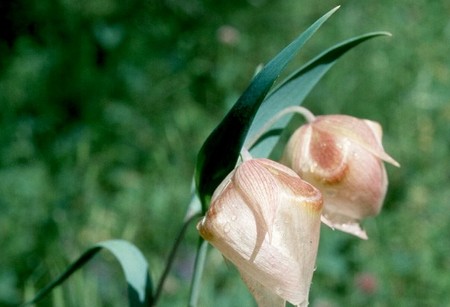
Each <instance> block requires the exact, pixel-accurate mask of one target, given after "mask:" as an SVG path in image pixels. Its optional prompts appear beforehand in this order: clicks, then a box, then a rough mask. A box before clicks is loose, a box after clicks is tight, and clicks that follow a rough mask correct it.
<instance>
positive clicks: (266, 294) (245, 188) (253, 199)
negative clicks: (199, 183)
mask: <svg viewBox="0 0 450 307" xmlns="http://www.w3.org/2000/svg"><path fill="white" fill-rule="evenodd" d="M321 210H322V196H321V194H320V192H319V190H317V189H316V188H314V187H313V186H311V185H310V184H308V183H307V182H305V181H303V180H302V179H301V178H300V177H299V176H298V175H297V174H296V173H295V172H294V171H292V170H291V169H289V168H287V167H285V166H283V165H281V164H279V163H277V162H274V161H271V160H268V159H253V160H248V161H245V162H243V163H242V164H241V165H239V166H238V167H237V168H236V169H235V170H234V171H233V172H231V173H230V174H229V175H228V177H227V178H225V180H224V181H223V182H222V183H221V184H220V185H219V187H218V188H217V189H216V191H215V192H214V194H213V196H212V201H211V206H210V208H209V210H208V212H207V213H206V215H205V217H204V218H203V220H202V221H200V222H199V224H198V225H197V228H198V230H199V232H200V235H201V236H202V237H203V238H204V239H205V240H207V241H209V242H210V243H211V244H212V245H213V246H214V247H216V248H217V249H218V250H219V251H220V252H221V253H222V254H223V255H224V257H225V258H227V259H228V260H230V261H231V262H232V263H233V264H234V265H235V266H236V267H237V268H238V270H239V272H240V274H241V276H242V279H243V280H244V282H245V283H246V284H247V286H248V287H249V289H250V291H251V292H252V294H253V295H254V297H255V299H256V301H257V302H258V305H259V306H260V307H261V306H284V305H285V301H289V302H290V303H292V304H294V305H300V304H305V303H307V301H308V293H309V287H310V284H311V279H312V275H313V271H314V266H315V261H316V256H317V247H318V242H319V231H320V215H321Z"/></svg>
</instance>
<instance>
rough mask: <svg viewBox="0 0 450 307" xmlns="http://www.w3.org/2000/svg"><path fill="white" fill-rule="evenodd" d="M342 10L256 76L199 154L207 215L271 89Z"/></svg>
mask: <svg viewBox="0 0 450 307" xmlns="http://www.w3.org/2000/svg"><path fill="white" fill-rule="evenodd" d="M338 8H339V7H336V8H334V9H333V10H331V11H329V12H328V13H327V14H325V15H324V16H322V17H321V18H319V19H318V20H317V21H316V22H315V23H313V24H312V25H311V26H310V27H309V28H308V29H307V30H306V31H305V32H303V33H302V34H301V35H300V36H299V37H297V38H296V39H295V40H294V41H293V42H292V43H290V44H289V45H288V46H287V47H286V48H284V49H283V50H282V51H281V52H280V53H278V54H277V55H276V56H275V57H274V58H273V59H272V60H271V61H270V62H269V63H268V64H267V65H266V66H265V67H264V68H263V69H262V70H261V71H260V72H259V73H258V74H257V75H256V76H255V77H254V79H253V81H252V82H251V83H250V85H249V86H248V87H247V89H246V90H245V91H244V93H243V94H242V96H241V97H239V99H238V101H237V102H236V103H235V105H234V106H233V107H232V109H231V110H230V111H229V112H228V114H227V115H226V116H225V118H224V119H223V120H222V122H221V123H220V124H219V125H218V126H217V127H216V129H214V131H213V132H212V133H211V134H210V135H209V137H208V138H207V140H206V141H205V143H204V144H203V146H202V148H201V149H200V152H199V154H198V158H197V167H196V175H195V176H196V186H197V191H198V193H199V197H200V200H201V203H202V211H203V212H205V211H206V209H207V207H206V204H207V203H208V201H209V199H210V197H211V195H212V193H213V192H214V190H215V188H216V187H217V186H218V185H219V184H220V182H221V181H222V180H223V179H224V178H225V176H226V175H227V174H228V173H229V172H230V171H231V170H233V168H234V167H235V165H236V161H237V159H238V157H239V153H240V151H241V148H242V145H243V144H244V140H245V137H246V135H247V132H248V130H249V128H250V125H251V123H252V121H253V118H254V117H255V114H256V112H257V111H258V108H259V107H260V105H261V103H262V101H263V100H264V98H265V96H266V94H267V93H268V91H269V89H270V88H271V87H272V85H273V83H274V82H275V80H276V79H277V77H278V76H279V74H280V73H281V72H282V70H283V69H284V68H285V67H286V65H287V64H288V63H289V62H290V61H291V60H292V58H293V57H294V55H295V54H297V52H298V51H299V50H300V48H301V47H302V46H303V45H304V44H305V43H306V41H307V40H308V39H309V38H310V37H311V36H312V35H313V34H314V33H315V32H316V31H317V30H318V29H319V28H320V26H321V25H322V24H323V23H324V22H325V21H326V20H327V19H328V18H329V17H330V16H331V15H332V14H333V13H334V12H335V11H336V10H337V9H338Z"/></svg>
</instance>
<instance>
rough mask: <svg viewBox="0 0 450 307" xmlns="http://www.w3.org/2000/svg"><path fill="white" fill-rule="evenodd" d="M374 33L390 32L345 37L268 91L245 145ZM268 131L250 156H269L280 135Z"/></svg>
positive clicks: (284, 121) (281, 122)
mask: <svg viewBox="0 0 450 307" xmlns="http://www.w3.org/2000/svg"><path fill="white" fill-rule="evenodd" d="M377 36H390V34H389V33H387V32H373V33H367V34H364V35H361V36H357V37H354V38H351V39H349V40H346V41H344V42H342V43H340V44H337V45H335V46H333V47H331V48H329V49H327V50H325V51H324V52H323V53H321V54H319V55H318V56H317V57H316V58H314V59H312V60H311V61H310V62H308V63H307V64H305V65H304V66H303V67H301V68H300V69H298V70H297V71H295V72H294V73H293V74H291V75H290V76H289V77H287V78H286V79H285V80H284V81H283V82H282V83H281V84H280V85H279V86H277V87H276V88H275V89H274V90H273V91H271V92H270V93H269V94H268V95H267V97H266V99H265V100H264V102H263V103H262V105H261V107H260V108H259V110H258V112H257V114H256V116H255V120H254V121H253V124H252V125H251V127H250V130H249V133H248V135H247V138H246V141H245V143H246V145H249V142H252V143H253V141H254V138H255V136H256V135H257V134H258V133H259V132H260V131H259V130H260V129H261V128H262V127H263V126H264V124H265V123H266V122H267V121H268V120H269V119H270V118H271V117H272V116H273V115H274V114H276V113H278V112H279V111H281V110H283V109H284V108H286V107H289V106H294V105H300V104H301V103H302V102H303V100H304V99H305V97H306V96H307V95H308V94H309V93H310V92H311V90H312V89H313V87H314V86H315V85H316V84H317V82H319V80H320V79H321V78H322V76H323V75H325V73H326V72H327V71H328V70H329V69H330V68H331V67H332V66H333V65H334V64H335V63H336V61H337V60H338V59H339V58H340V57H341V56H342V55H344V54H345V53H346V52H347V51H349V50H351V49H352V48H354V47H356V46H357V45H359V44H361V43H362V42H364V41H366V40H368V39H371V38H374V37H377ZM291 117H292V114H291V115H286V116H285V117H283V118H281V119H280V120H279V121H278V122H277V123H276V124H274V125H273V126H272V129H275V130H276V129H278V130H280V129H282V128H284V127H285V126H286V125H287V123H288V122H289V120H290V118H291ZM268 135H269V136H270V137H268V138H266V139H265V140H264V141H262V142H259V143H258V144H257V145H256V146H254V147H253V148H252V149H251V153H252V155H253V156H255V157H268V156H269V155H270V153H271V151H272V149H273V148H274V146H275V145H276V143H277V141H278V139H279V133H275V134H268Z"/></svg>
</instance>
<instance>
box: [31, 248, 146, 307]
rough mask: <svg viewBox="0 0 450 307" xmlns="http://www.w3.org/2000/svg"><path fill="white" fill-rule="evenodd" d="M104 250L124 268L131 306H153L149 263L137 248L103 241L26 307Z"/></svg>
mask: <svg viewBox="0 0 450 307" xmlns="http://www.w3.org/2000/svg"><path fill="white" fill-rule="evenodd" d="M102 249H107V250H108V251H109V252H111V253H112V254H113V255H114V256H115V257H116V259H117V260H118V261H119V263H120V265H121V266H122V270H123V272H124V274H125V279H126V281H127V284H128V301H129V304H130V306H131V307H144V306H151V303H152V300H153V297H152V284H151V279H150V275H149V271H148V264H147V261H146V260H145V258H144V256H143V255H142V253H141V252H140V251H139V249H138V248H137V247H136V246H134V245H133V244H131V243H129V242H127V241H124V240H109V241H103V242H100V243H98V244H96V245H94V246H93V247H91V248H90V249H88V250H86V251H85V252H84V253H83V254H82V255H81V256H80V257H79V258H78V259H77V260H76V261H75V262H73V263H72V264H71V265H70V266H69V267H68V268H67V269H66V271H64V272H63V273H62V274H61V275H60V276H59V277H58V278H56V279H55V280H54V281H53V282H52V283H50V284H49V285H47V286H46V287H45V288H43V289H42V290H40V291H39V292H38V293H37V294H36V296H35V297H34V298H33V299H32V300H30V301H29V302H26V303H25V304H24V305H29V304H34V303H37V302H38V301H40V300H41V299H43V298H44V297H45V296H46V295H47V294H49V293H50V292H51V291H52V290H53V289H54V288H55V287H57V286H58V285H60V284H62V283H63V282H64V281H65V280H66V279H67V278H69V277H70V276H71V275H72V274H73V273H74V272H75V271H77V270H78V269H80V268H81V267H83V266H84V265H85V264H86V263H87V262H88V261H89V260H91V259H92V258H93V257H94V256H95V255H96V254H97V253H98V252H99V251H101V250H102Z"/></svg>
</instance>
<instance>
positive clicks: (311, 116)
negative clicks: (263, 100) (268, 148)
mask: <svg viewBox="0 0 450 307" xmlns="http://www.w3.org/2000/svg"><path fill="white" fill-rule="evenodd" d="M289 113H298V114H301V115H303V117H305V119H306V121H307V122H308V123H310V122H312V121H314V119H315V117H314V114H312V113H311V111H309V110H308V109H307V108H305V107H302V106H290V107H287V108H284V109H283V110H281V111H280V112H278V113H277V114H275V115H274V116H273V117H272V118H270V119H269V120H268V121H267V122H266V123H265V124H264V126H263V127H262V128H261V129H260V130H259V131H258V132H257V133H256V134H255V136H254V137H253V138H252V139H251V140H250V141H249V142H248V143H247V144H246V146H245V147H246V148H249V149H250V148H252V147H253V145H255V143H256V142H257V141H258V139H259V138H260V137H261V136H263V135H264V133H265V132H266V131H267V130H269V129H270V127H272V126H273V124H275V123H276V122H277V121H278V120H279V119H280V118H282V117H283V116H285V115H287V114H289Z"/></svg>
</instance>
